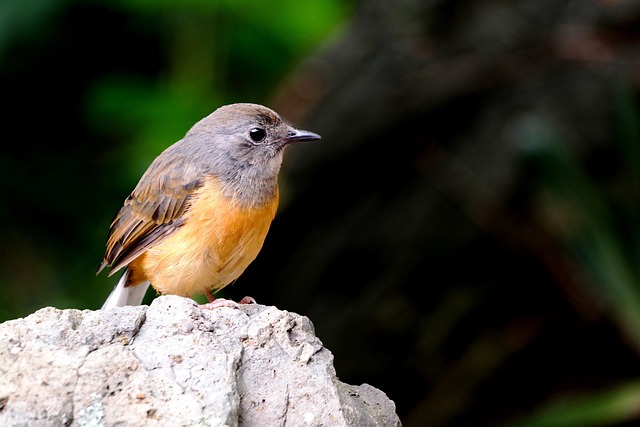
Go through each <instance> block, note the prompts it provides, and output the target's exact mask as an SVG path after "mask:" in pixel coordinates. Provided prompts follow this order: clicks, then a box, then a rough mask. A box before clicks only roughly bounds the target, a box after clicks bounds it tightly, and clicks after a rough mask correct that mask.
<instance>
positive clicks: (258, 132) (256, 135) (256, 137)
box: [249, 128, 267, 142]
mask: <svg viewBox="0 0 640 427" xmlns="http://www.w3.org/2000/svg"><path fill="white" fill-rule="evenodd" d="M249 136H250V137H251V140H253V141H254V142H260V141H262V140H263V139H264V137H265V136H267V131H265V130H264V129H262V128H253V129H251V130H250V131H249Z"/></svg>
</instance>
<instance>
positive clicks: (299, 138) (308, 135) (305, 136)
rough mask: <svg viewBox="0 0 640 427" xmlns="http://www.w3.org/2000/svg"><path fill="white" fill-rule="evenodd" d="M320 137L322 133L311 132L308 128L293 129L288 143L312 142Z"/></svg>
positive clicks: (288, 136) (288, 137)
mask: <svg viewBox="0 0 640 427" xmlns="http://www.w3.org/2000/svg"><path fill="white" fill-rule="evenodd" d="M319 139H320V135H318V134H317V133H313V132H309V131H308V130H298V129H291V131H290V132H289V135H287V138H286V141H287V143H288V144H292V143H295V142H311V141H317V140H319Z"/></svg>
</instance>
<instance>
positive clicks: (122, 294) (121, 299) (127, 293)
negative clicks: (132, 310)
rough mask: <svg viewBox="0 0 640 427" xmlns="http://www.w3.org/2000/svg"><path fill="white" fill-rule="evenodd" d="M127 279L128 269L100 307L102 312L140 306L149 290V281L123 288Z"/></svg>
mask: <svg viewBox="0 0 640 427" xmlns="http://www.w3.org/2000/svg"><path fill="white" fill-rule="evenodd" d="M128 277H129V269H128V268H127V269H125V271H124V274H123V275H122V277H121V278H120V280H119V281H118V284H117V285H116V286H115V287H114V288H113V291H111V294H110V295H109V298H107V300H106V301H105V303H104V304H103V305H102V310H108V309H110V308H113V307H122V306H125V305H140V304H142V299H143V298H144V294H145V293H147V289H148V288H149V285H150V283H149V281H146V282H142V283H140V284H139V285H136V286H125V284H126V283H127V278H128Z"/></svg>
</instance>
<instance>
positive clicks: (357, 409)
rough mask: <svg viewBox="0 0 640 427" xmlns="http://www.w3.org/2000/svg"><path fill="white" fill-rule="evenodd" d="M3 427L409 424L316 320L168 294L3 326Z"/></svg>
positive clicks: (43, 313) (46, 311) (49, 312)
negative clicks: (336, 360) (352, 369)
mask: <svg viewBox="0 0 640 427" xmlns="http://www.w3.org/2000/svg"><path fill="white" fill-rule="evenodd" d="M0 425H2V426H5V425H6V426H45V425H46V426H69V425H73V426H99V425H105V426H111V425H119V426H128V425H136V426H142V425H145V426H147V425H149V426H155V425H157V426H161V425H162V426H168V425H171V426H188V425H204V426H236V425H243V426H393V427H395V426H399V425H400V421H399V419H398V417H397V415H396V413H395V405H394V403H393V402H392V401H391V400H389V399H388V398H387V396H386V395H385V394H384V393H383V392H381V391H379V390H377V389H375V388H374V387H371V386H369V385H367V384H363V385H361V386H351V385H347V384H344V383H342V382H340V381H339V380H338V379H337V377H336V373H335V370H334V368H333V356H332V354H331V352H330V351H329V350H327V349H326V348H324V347H323V345H322V343H321V342H320V340H319V339H318V338H317V337H316V336H315V334H314V329H313V325H312V324H311V322H310V321H309V319H307V318H306V317H303V316H300V315H297V314H294V313H290V312H286V311H281V310H278V309H276V308H274V307H265V306H261V305H244V306H240V307H239V308H228V307H223V308H218V309H215V310H201V309H200V308H198V306H197V305H196V304H195V303H194V302H193V301H192V300H189V299H185V298H180V297H174V296H166V297H159V298H156V299H155V300H154V302H153V303H152V304H151V306H148V307H147V306H138V307H122V308H116V309H113V310H108V311H90V310H84V311H80V310H59V309H55V308H51V307H47V308H43V309H41V310H38V311H37V312H35V313H34V314H32V315H30V316H28V317H26V318H24V319H17V320H11V321H8V322H5V323H3V324H1V325H0Z"/></svg>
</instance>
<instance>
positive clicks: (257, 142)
mask: <svg viewBox="0 0 640 427" xmlns="http://www.w3.org/2000/svg"><path fill="white" fill-rule="evenodd" d="M318 139H320V136H319V135H317V134H315V133H313V132H308V131H303V130H298V129H295V128H293V127H291V126H290V125H288V124H287V123H286V122H285V121H284V120H282V119H281V118H280V116H279V115H278V114H277V113H276V112H274V111H272V110H270V109H269V108H267V107H264V106H262V105H258V104H231V105H225V106H223V107H220V108H218V109H217V110H216V111H214V112H213V113H211V114H210V115H208V116H207V117H205V118H204V119H202V120H200V121H199V122H198V123H196V124H195V125H194V126H193V127H192V128H191V130H189V132H188V133H187V134H186V136H185V137H184V139H183V140H182V141H181V143H182V146H183V147H184V148H187V149H188V150H189V152H190V153H191V156H195V157H192V158H194V159H195V161H197V162H198V163H200V165H201V167H202V168H203V172H205V173H210V174H214V175H216V176H218V177H219V178H220V179H221V180H222V181H223V183H225V184H226V185H225V187H226V190H227V192H228V193H229V194H230V195H234V196H236V197H240V198H248V199H252V200H253V199H255V197H256V195H257V194H263V193H264V192H266V191H267V190H268V189H269V187H273V191H275V189H276V186H277V175H278V172H279V171H280V166H281V164H282V156H283V152H284V149H285V148H286V147H288V146H289V145H291V144H293V143H297V142H307V141H315V140H318Z"/></svg>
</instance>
